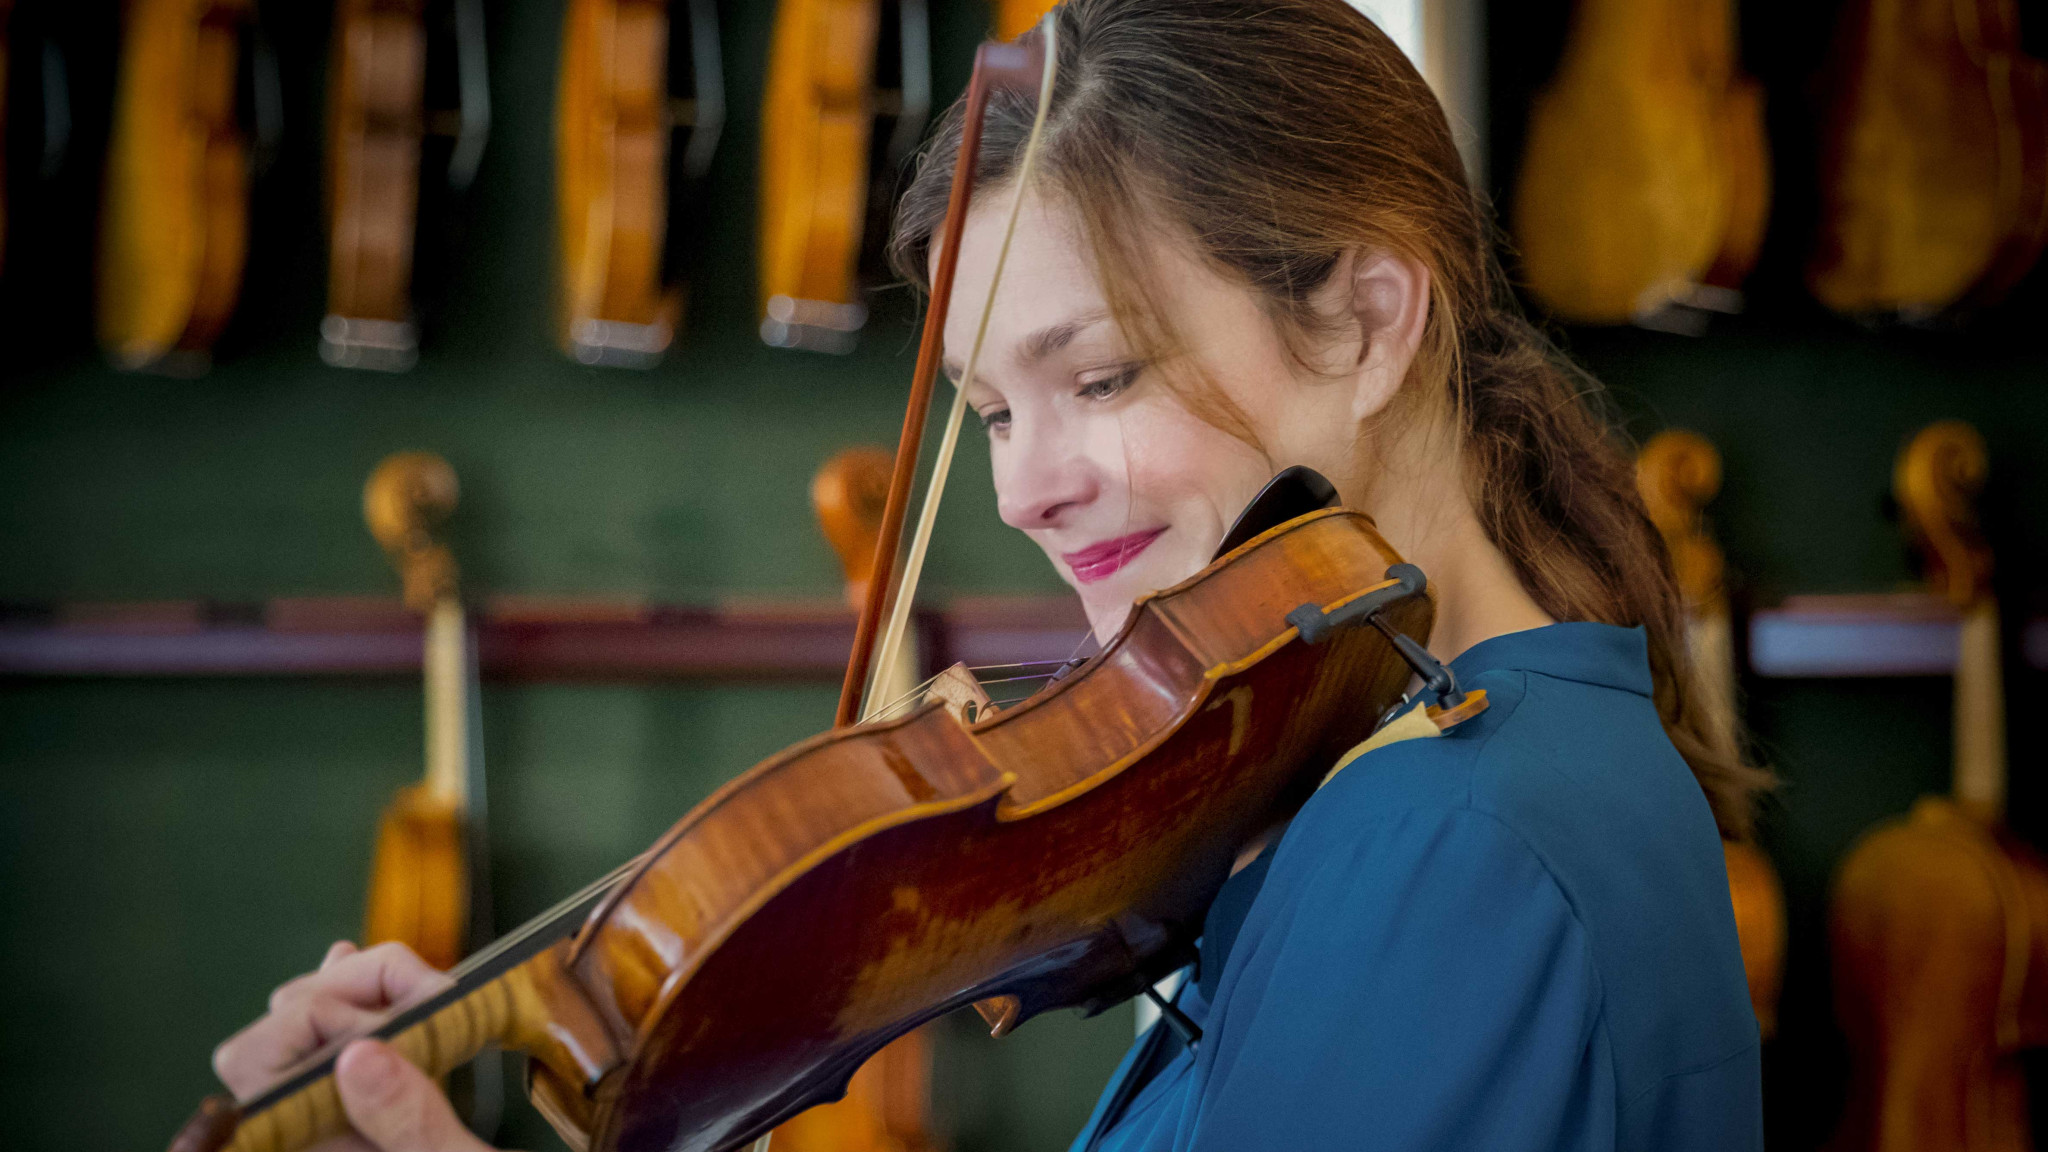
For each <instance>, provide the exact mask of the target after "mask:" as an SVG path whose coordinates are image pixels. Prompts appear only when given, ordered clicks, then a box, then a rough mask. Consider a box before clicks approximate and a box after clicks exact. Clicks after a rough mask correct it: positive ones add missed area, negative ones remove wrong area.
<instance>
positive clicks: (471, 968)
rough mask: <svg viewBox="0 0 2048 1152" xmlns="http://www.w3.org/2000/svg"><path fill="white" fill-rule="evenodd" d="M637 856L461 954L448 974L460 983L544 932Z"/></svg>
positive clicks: (629, 866) (619, 874)
mask: <svg viewBox="0 0 2048 1152" xmlns="http://www.w3.org/2000/svg"><path fill="white" fill-rule="evenodd" d="M640 860H641V857H639V856H635V857H633V858H632V859H631V860H628V861H626V862H625V863H624V864H621V865H619V866H618V867H616V868H614V869H612V870H611V871H610V872H607V873H605V874H604V875H603V876H600V877H598V878H597V879H596V880H593V881H591V882H590V883H588V884H585V885H584V886H583V887H581V888H579V889H577V890H576V892H575V894H573V895H571V896H569V897H568V898H567V899H564V900H559V901H556V902H555V903H554V904H553V905H551V906H550V907H549V908H548V910H547V911H545V912H542V913H541V914H540V915H538V916H536V917H534V918H533V919H531V920H528V921H527V922H526V923H524V924H521V925H520V926H519V927H517V928H514V929H513V930H512V931H510V932H507V933H506V934H504V935H503V936H500V937H498V938H497V939H496V940H493V941H491V942H490V943H489V944H486V945H484V946H483V947H482V948H479V949H477V950H476V951H475V952H472V953H470V954H469V956H467V957H466V958H464V959H463V961H462V962H461V963H460V964H457V965H456V966H455V967H453V968H450V969H449V970H448V975H449V976H450V977H452V978H453V979H454V981H455V982H456V983H457V984H460V983H462V981H463V980H464V978H466V977H468V976H469V975H470V974H471V973H473V972H475V971H476V970H477V969H479V968H483V967H485V966H487V965H489V964H490V962H491V961H493V960H495V959H497V958H498V957H499V956H501V955H503V954H504V953H506V952H508V951H510V950H511V949H513V948H515V947H517V946H518V945H520V944H522V943H525V942H526V941H527V940H529V939H531V938H532V937H533V936H534V934H535V933H538V932H544V931H546V930H548V929H549V928H552V927H554V923H555V920H556V919H558V918H559V917H561V916H562V915H563V914H564V913H566V912H567V911H568V910H569V909H571V908H574V907H576V906H577V905H578V904H581V903H582V902H584V901H586V900H588V899H590V898H591V897H592V896H595V895H597V894H598V893H599V892H601V891H604V890H605V889H608V888H610V887H612V886H613V885H615V884H617V883H618V882H619V881H620V880H622V879H624V878H625V876H626V874H627V873H628V872H631V871H632V870H633V869H634V868H635V867H637V866H638V865H639V863H640Z"/></svg>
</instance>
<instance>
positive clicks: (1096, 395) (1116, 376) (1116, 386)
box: [1079, 364, 1144, 400]
mask: <svg viewBox="0 0 2048 1152" xmlns="http://www.w3.org/2000/svg"><path fill="white" fill-rule="evenodd" d="M1143 369H1144V365H1142V364H1128V365H1125V366H1124V367H1122V368H1119V369H1117V370H1116V371H1115V372H1113V373H1111V374H1110V375H1108V376H1104V377H1102V378H1101V379H1099V380H1089V381H1086V382H1084V383H1083V384H1082V385H1081V390H1080V392H1079V395H1080V396H1081V398H1082V399H1084V400H1108V399H1109V398H1111V397H1113V396H1117V395H1120V394H1121V393H1123V392H1124V391H1126V390H1127V389H1129V388H1130V386H1131V385H1132V384H1135V383H1137V380H1138V373H1139V372H1140V371H1142V370H1143Z"/></svg>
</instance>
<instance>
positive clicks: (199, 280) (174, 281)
mask: <svg viewBox="0 0 2048 1152" xmlns="http://www.w3.org/2000/svg"><path fill="white" fill-rule="evenodd" d="M254 15H255V9H254V6H253V0H134V2H133V3H130V4H128V5H126V6H125V9H124V19H123V35H122V42H121V78H120V84H119V88H118V90H117V92H116V94H115V101H114V126H113V137H112V140H111V142H110V146H109V154H108V158H107V177H106V193H105V202H104V204H103V206H102V214H101V225H100V262H99V335H100V342H101V344H102V345H103V346H104V347H105V348H106V351H107V355H108V356H109V358H111V359H112V360H113V362H114V363H115V364H116V365H117V366H119V367H121V368H125V369H131V370H133V369H145V368H146V369H152V370H156V371H163V372H167V373H170V374H173V375H190V374H195V373H198V372H202V371H204V370H205V369H206V367H207V365H208V363H209V359H210V356H209V353H210V350H211V349H212V347H213V343H214V341H215V340H216V339H218V338H219V336H220V334H221V330H222V329H224V328H225V327H226V326H227V322H228V318H229V316H231V315H232V314H233V312H234V309H235V302H236V300H237V299H238V298H239V296H240V294H241V287H242V265H243V260H244V257H245V255H246V252H247V249H248V242H249V161H250V156H249V143H248V138H247V135H246V134H245V133H244V132H243V130H242V125H241V119H240V115H239V113H240V109H239V107H238V99H237V96H238V92H239V88H238V82H237V74H238V69H239V64H240V60H241V58H242V52H243V40H244V38H245V37H246V36H247V35H248V34H249V30H250V24H251V22H252V21H253V19H254Z"/></svg>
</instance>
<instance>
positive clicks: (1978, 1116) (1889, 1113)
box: [1830, 797, 2048, 1152]
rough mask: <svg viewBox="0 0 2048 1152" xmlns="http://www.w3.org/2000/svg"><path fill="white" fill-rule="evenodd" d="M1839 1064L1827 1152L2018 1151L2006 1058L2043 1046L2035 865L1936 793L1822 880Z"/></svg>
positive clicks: (2022, 1095) (2014, 1063) (2041, 908)
mask: <svg viewBox="0 0 2048 1152" xmlns="http://www.w3.org/2000/svg"><path fill="white" fill-rule="evenodd" d="M1830 929H1831V941H1832V948H1831V950H1832V953H1833V959H1834V980H1835V1003H1836V1013H1837V1016H1838V1017H1839V1019H1840V1021H1841V1024H1842V1031H1843V1034H1844V1036H1845V1037H1846V1038H1847V1040H1848V1042H1849V1050H1850V1052H1851V1053H1853V1054H1855V1055H1856V1057H1857V1058H1856V1059H1855V1060H1854V1061H1852V1065H1851V1079H1850V1085H1849V1098H1848V1104H1847V1107H1846V1109H1845V1111H1844V1117H1843V1124H1842V1128H1841V1130H1840V1131H1839V1132H1838V1134H1837V1136H1836V1138H1835V1141H1834V1143H1833V1145H1832V1146H1831V1147H1832V1148H1833V1149H1834V1150H1835V1152H1924V1150H1926V1149H1936V1148H1938V1149H1943V1150H1944V1152H2029V1150H2031V1149H2032V1148H2033V1147H2034V1142H2033V1136H2032V1122H2031V1117H2030V1116H2029V1107H2028V1101H2027V1083H2026V1074H2025V1070H2024V1069H2023V1067H2022V1066H2021V1063H2020V1061H2019V1058H2018V1053H2019V1051H2020V1050H2021V1049H2023V1048H2029V1047H2035V1046H2038V1045H2040V1044H2041V1043H2043V1042H2044V1041H2048V938H2044V937H2048V869H2044V868H2043V866H2042V862H2041V861H2040V859H2039V858H2038V857H2037V856H2035V855H2034V854H2033V853H2032V852H2030V851H2028V850H2027V849H2025V848H2024V847H2021V846H2020V845H2018V844H2016V843H2013V842H2011V841H2010V840H2009V839H2008V838H2006V837H2004V836H2002V835H2000V834H1998V833H1996V832H1995V831H1994V830H1993V829H1991V828H1990V827H1988V826H1987V825H1985V824H1984V822H1983V821H1982V820H1981V819H1979V818H1977V817H1975V816H1973V815H1971V814H1970V813H1968V812H1966V811H1964V810H1962V809H1961V808H1959V807H1957V806H1956V805H1955V804H1954V803H1953V802H1952V801H1950V800H1948V799H1946V798H1941V797H1926V798H1923V799H1922V800H1921V801H1920V802H1919V804H1918V805H1916V806H1915V808H1914V809H1913V813H1912V815H1911V816H1910V817H1909V818H1907V819H1905V820H1900V821H1895V822H1892V823H1889V824H1887V825H1885V826H1883V827H1881V828H1879V829H1877V830H1876V831H1874V832H1872V833H1870V834H1869V835H1868V836H1866V837H1864V838H1863V839H1862V840H1861V841H1860V842H1859V843H1858V844H1857V845H1856V847H1855V848H1854V849H1852V850H1851V851H1850V853H1849V855H1848V856H1847V857H1846V858H1845V859H1844V861H1843V864H1842V869H1841V872H1840V874H1839V875H1838V877H1837V879H1836V882H1835V893H1834V912H1833V917H1832V922H1831V924H1830Z"/></svg>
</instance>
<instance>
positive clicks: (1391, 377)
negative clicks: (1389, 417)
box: [1333, 251, 1429, 422]
mask: <svg viewBox="0 0 2048 1152" xmlns="http://www.w3.org/2000/svg"><path fill="white" fill-rule="evenodd" d="M1333 279H1335V280H1336V281H1337V282H1338V284H1339V285H1342V284H1345V283H1346V282H1348V284H1349V287H1350V309H1351V315H1352V317H1353V318H1354V319H1356V320H1357V322H1358V331H1359V335H1360V343H1359V349H1358V375H1357V382H1356V389H1357V390H1356V392H1355V393H1354V394H1353V396H1352V402H1351V416H1352V419H1354V420H1357V421H1360V422H1363V421H1365V420H1367V419H1370V418H1371V417H1373V416H1375V415H1378V414H1379V412H1380V411H1381V410H1383V409H1384V408H1386V406H1387V404H1388V403H1389V402H1390V401H1392V400H1393V398H1394V395H1395V393H1397V392H1399V391H1400V390H1401V382H1402V381H1403V380H1405V379H1407V377H1408V367H1409V365H1411V364H1413V363H1415V353H1416V350H1417V349H1419V348H1420V347H1422V330H1423V327H1424V326H1425V325H1426V324H1427V323H1428V321H1429V270H1428V269H1427V268H1424V267H1423V266H1422V265H1421V264H1419V263H1417V262H1415V261H1413V260H1410V259H1408V258H1406V257H1403V256H1396V255H1394V254H1393V253H1391V252H1384V251H1381V252H1356V251H1354V252H1349V253H1346V254H1345V256H1344V258H1343V259H1342V260H1340V261H1339V262H1338V266H1337V275H1336V276H1335V277H1333ZM1340 291H1341V289H1340Z"/></svg>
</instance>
